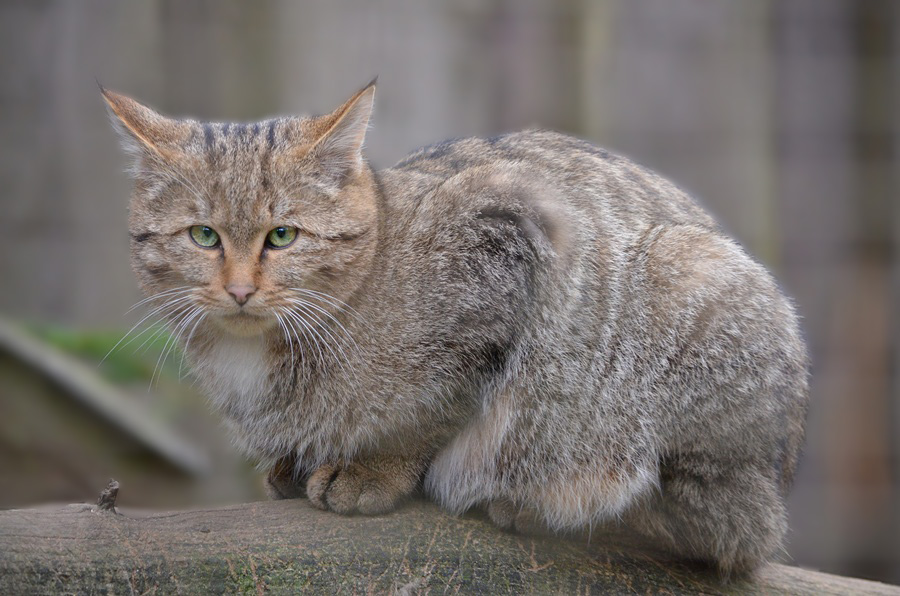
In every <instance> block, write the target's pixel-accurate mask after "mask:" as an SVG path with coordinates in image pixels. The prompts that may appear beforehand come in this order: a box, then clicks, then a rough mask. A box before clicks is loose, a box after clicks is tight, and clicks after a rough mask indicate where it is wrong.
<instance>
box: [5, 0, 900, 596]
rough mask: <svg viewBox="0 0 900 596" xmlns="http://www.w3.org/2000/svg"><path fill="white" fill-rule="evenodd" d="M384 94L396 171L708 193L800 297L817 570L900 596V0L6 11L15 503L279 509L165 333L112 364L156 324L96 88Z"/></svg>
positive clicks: (803, 537)
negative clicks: (618, 181) (501, 166)
mask: <svg viewBox="0 0 900 596" xmlns="http://www.w3.org/2000/svg"><path fill="white" fill-rule="evenodd" d="M376 74H377V75H379V88H378V98H377V100H376V111H375V117H374V123H373V124H374V126H373V128H372V130H371V132H370V135H369V138H368V155H369V159H370V161H371V162H372V163H373V165H375V166H376V167H387V166H390V165H391V164H392V163H395V162H396V161H399V160H400V159H401V158H402V157H403V156H404V155H405V154H406V153H408V152H409V151H411V150H412V149H415V148H417V147H419V146H421V145H425V144H428V143H431V142H434V141H438V140H441V139H444V138H448V137H459V136H467V135H491V134H494V133H498V132H503V131H509V130H513V129H519V128H523V127H527V126H532V125H540V126H544V127H550V128H555V129H558V130H561V131H566V132H569V133H572V134H575V135H577V136H580V137H583V138H585V139H588V140H590V141H593V142H595V143H597V144H600V145H603V146H606V147H608V148H611V149H613V150H616V151H618V152H621V153H624V154H626V155H629V156H631V157H632V158H634V159H636V160H637V161H639V162H641V163H643V164H645V165H647V166H649V167H650V168H652V169H655V170H657V171H659V172H660V173H662V174H663V175H665V176H667V177H669V178H670V179H672V180H674V181H675V182H676V183H678V184H679V185H681V186H682V187H684V188H687V189H688V190H690V191H691V192H692V193H694V194H695V195H696V196H698V197H699V198H700V200H701V201H702V202H703V203H704V204H705V205H707V206H708V208H709V209H710V210H711V211H712V212H713V213H715V214H716V215H717V216H718V217H719V219H720V220H721V221H722V222H723V224H724V225H725V227H726V228H727V229H729V230H730V231H731V232H732V233H733V234H734V235H735V236H736V237H737V238H738V239H739V240H740V241H741V242H742V243H743V244H744V245H745V246H746V247H747V248H748V250H749V251H750V252H751V253H753V254H754V255H756V256H757V257H758V258H759V259H760V260H762V261H763V262H764V263H766V264H767V265H768V266H769V267H770V268H771V269H772V270H773V271H774V272H775V274H776V276H777V277H778V279H779V280H780V282H781V283H782V285H783V286H784V287H785V288H786V290H787V291H788V292H789V293H790V294H791V295H792V296H794V297H795V299H796V302H797V304H798V308H799V311H800V313H801V315H802V316H803V319H804V326H805V332H806V335H807V338H808V342H809V345H810V347H811V350H812V355H813V363H814V365H813V371H812V372H813V375H812V388H813V391H812V392H813V396H812V397H813V404H812V409H811V411H810V417H809V432H808V446H807V449H806V457H805V459H804V461H803V463H802V467H801V469H800V473H799V477H798V479H797V483H796V488H795V490H794V493H793V495H792V497H791V502H790V506H791V524H792V528H793V530H792V534H791V538H790V545H789V548H788V551H789V554H790V558H791V560H792V561H793V562H794V563H797V564H800V565H804V566H809V567H814V568H818V569H823V570H827V571H831V572H835V573H841V574H846V575H853V576H861V577H869V578H875V579H881V580H885V581H892V582H897V583H900V435H898V430H900V374H898V371H900V321H898V317H897V306H898V305H900V258H898V247H900V168H898V166H900V151H898V147H900V109H898V108H900V2H893V1H891V0H741V1H737V0H546V1H539V0H515V1H514V0H460V1H456V2H450V1H447V2H438V1H430V2H426V1H423V0H358V1H351V0H319V1H309V2H299V1H297V2H294V1H287V0H284V1H256V2H238V1H236V0H216V1H213V0H206V1H175V0H153V1H140V2H137V1H134V2H124V1H113V0H110V1H107V2H101V1H63V0H57V1H52V0H20V1H16V0H2V1H0V273H2V278H0V507H12V506H18V505H25V504H29V503H35V502H42V501H48V500H73V501H74V500H78V501H81V500H86V499H92V498H96V494H97V493H98V492H99V490H100V489H101V488H102V487H103V485H105V483H106V479H107V478H108V477H109V476H114V477H115V478H117V479H118V480H120V481H121V482H122V491H121V493H120V494H121V496H120V504H122V505H132V506H153V507H163V506H181V505H185V504H192V503H194V504H200V503H216V502H233V501H238V500H243V499H251V498H259V497H260V492H259V479H258V474H257V473H256V472H255V471H254V470H253V469H252V468H251V467H250V466H249V465H248V464H247V463H246V462H243V461H242V460H241V459H240V458H239V457H237V456H236V455H235V454H234V453H233V451H232V450H231V448H230V447H229V444H228V441H227V438H226V437H225V436H224V432H223V431H222V430H221V429H220V428H219V426H218V425H217V421H216V420H214V419H213V417H212V416H211V415H210V414H208V413H207V410H206V407H205V404H204V403H203V400H202V398H199V397H198V396H197V391H196V388H192V387H191V385H190V380H189V379H184V380H181V381H179V376H180V371H179V367H178V364H179V356H178V355H177V354H173V355H171V356H170V357H169V358H168V359H167V360H166V361H167V363H168V364H167V365H166V366H164V367H163V371H162V373H161V374H160V375H159V378H158V380H153V381H152V383H151V376H152V375H153V370H154V369H155V366H156V363H157V362H158V361H159V360H160V356H161V355H162V353H163V351H164V350H166V340H167V335H166V334H165V332H164V331H163V330H161V329H157V328H151V329H149V330H148V331H147V332H146V333H145V334H144V335H142V336H139V337H138V338H137V340H135V341H134V342H132V343H131V344H130V345H128V346H127V347H124V348H122V346H120V349H118V350H117V351H116V352H114V354H113V355H112V356H110V358H109V359H107V360H106V361H105V362H104V363H103V365H102V366H99V367H98V366H97V363H98V362H99V361H100V360H101V359H102V358H103V355H104V354H105V353H106V352H107V351H108V350H109V349H110V348H111V347H112V346H113V345H114V344H115V343H116V341H117V340H118V339H119V338H120V337H121V336H122V335H123V334H124V333H125V332H126V331H127V330H128V329H129V327H131V325H133V324H134V323H136V322H137V321H139V320H140V317H141V316H143V315H138V316H134V313H132V314H129V315H127V316H126V315H125V313H126V311H127V310H128V309H129V307H131V305H132V304H134V303H135V302H137V301H138V300H139V299H140V296H139V295H138V292H137V286H136V282H135V280H134V279H133V276H132V274H131V272H130V271H129V263H128V235H127V229H126V218H127V198H128V194H129V190H130V181H129V180H128V178H127V177H126V175H125V174H124V173H123V170H124V168H125V167H126V165H127V164H126V160H125V158H124V156H123V154H122V153H121V151H120V150H119V147H118V141H117V139H116V137H115V135H114V134H113V132H112V130H111V128H110V126H109V124H108V122H107V118H106V114H105V112H104V109H103V105H102V102H101V100H100V97H99V94H98V90H97V85H96V83H95V78H96V79H99V80H100V81H102V82H103V84H104V85H106V86H108V87H110V88H111V89H114V90H117V91H121V92H124V93H127V94H130V95H133V96H135V97H137V98H139V99H140V100H142V101H144V102H146V103H148V104H149V105H151V106H153V107H155V108H157V109H158V110H160V111H162V112H165V113H168V114H172V115H186V116H195V117H200V118H202V119H208V120H226V119H235V120H254V119H260V118H263V117H266V116H269V115H275V114H283V113H323V112H327V111H330V110H331V109H332V108H334V107H336V106H337V105H339V104H340V102H342V101H343V100H344V99H346V98H347V97H348V96H349V95H350V94H351V93H352V92H353V91H355V90H356V89H358V88H359V87H360V86H362V85H363V84H365V83H366V82H367V81H368V80H370V79H371V78H372V76H374V75H376ZM138 310H139V311H140V309H138ZM143 312H144V313H146V312H147V311H143ZM150 320H151V321H152V318H151V319H150ZM139 329H140V328H139ZM135 333H136V332H135ZM133 336H134V335H132V336H131V337H133ZM135 348H138V349H135ZM151 385H152V388H151V389H150V390H149V391H148V386H151ZM199 389H202V388H199Z"/></svg>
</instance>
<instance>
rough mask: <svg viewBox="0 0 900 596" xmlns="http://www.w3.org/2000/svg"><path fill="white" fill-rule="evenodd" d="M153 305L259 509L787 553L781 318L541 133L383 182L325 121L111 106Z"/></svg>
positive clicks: (767, 295) (796, 415) (722, 258)
mask: <svg viewBox="0 0 900 596" xmlns="http://www.w3.org/2000/svg"><path fill="white" fill-rule="evenodd" d="M103 95H104V97H105V99H106V101H107V104H108V106H109V108H110V111H111V113H112V116H113V121H114V123H115V124H116V126H117V128H118V129H119V130H120V131H121V133H122V137H123V139H124V142H125V146H126V148H127V149H128V150H129V152H130V153H131V154H132V155H133V159H134V167H133V173H134V177H135V188H134V193H133V196H132V199H131V215H130V231H131V256H132V263H133V267H134V270H135V272H136V273H137V276H138V278H139V280H140V283H141V286H142V288H143V289H144V290H145V292H147V294H148V295H149V296H151V298H150V299H149V304H150V305H151V306H152V307H153V308H156V309H158V310H157V311H156V312H157V313H158V314H159V315H160V316H162V317H164V318H165V320H166V321H167V322H168V323H169V326H170V328H171V330H172V333H173V335H174V336H176V337H177V338H178V339H179V340H180V341H181V343H182V346H183V347H184V349H185V351H186V354H187V358H188V360H189V361H190V364H191V366H192V369H193V371H194V374H195V375H196V376H197V377H198V378H199V379H200V381H201V383H202V386H203V387H205V388H206V390H207V391H208V392H209V394H210V397H211V399H212V402H213V403H214V404H215V407H216V408H217V409H218V410H219V411H220V412H221V414H222V415H223V417H224V419H225V421H226V423H227V424H228V426H229V427H230V428H231V429H232V431H233V433H234V436H235V438H236V439H237V442H238V444H239V445H240V446H241V447H242V448H243V449H244V450H245V451H246V453H247V454H249V455H250V456H252V457H254V458H256V459H258V460H260V461H263V462H266V463H267V464H268V465H269V466H270V467H271V472H270V474H269V477H268V487H269V491H270V494H272V495H273V496H274V497H277V498H285V497H294V496H299V495H302V494H306V495H307V496H308V497H309V499H310V501H311V502H312V503H313V504H315V505H316V506H318V507H320V508H322V509H327V510H331V511H336V512H338V513H353V512H360V513H366V514H375V513H381V512H385V511H389V510H391V509H392V508H394V507H395V506H396V505H397V504H398V503H399V502H400V501H401V500H402V499H404V498H405V497H407V496H408V495H410V494H411V493H412V492H413V491H414V490H415V489H416V487H417V486H422V485H423V486H424V488H425V490H426V491H427V493H428V494H429V495H430V496H431V497H432V498H434V499H435V500H436V501H437V502H438V503H440V504H441V505H442V506H444V507H445V508H446V509H448V510H450V511H452V512H461V511H464V510H466V509H469V508H471V507H476V506H477V507H484V508H485V509H486V510H487V511H488V514H489V515H490V517H491V518H492V519H493V520H494V521H495V522H496V523H497V524H498V525H500V526H502V527H511V528H519V529H523V528H528V527H534V526H535V525H537V526H541V527H544V528H548V529H550V530H557V531H563V530H577V529H579V528H584V527H588V526H597V525H602V524H605V523H624V524H626V525H627V526H629V527H631V528H633V529H635V530H637V531H640V532H643V533H645V534H648V535H650V536H652V537H654V538H655V539H657V540H658V541H660V542H661V543H663V544H665V545H667V546H668V547H669V548H671V549H673V550H674V551H676V552H678V553H680V554H681V555H682V556H684V557H686V558H691V559H699V560H704V561H708V562H710V563H713V564H715V565H717V566H718V567H719V569H720V570H722V571H723V573H725V574H728V573H732V572H744V571H748V570H752V569H753V568H755V567H756V566H758V565H759V564H760V563H761V562H763V561H765V560H766V559H767V558H770V557H771V556H773V554H774V553H776V551H777V550H778V549H779V548H780V547H781V546H782V542H783V539H784V535H785V532H786V529H787V518H786V511H785V496H786V494H787V492H788V490H789V488H790V485H791V480H792V478H793V476H794V471H795V468H796V465H797V460H798V457H799V453H800V449H801V444H802V441H803V432H804V424H805V416H806V408H807V401H808V389H807V356H806V349H805V347H804V344H803V341H802V340H801V337H800V333H799V331H798V324H797V318H796V316H795V314H794V311H793V308H792V306H791V303H790V301H789V300H788V299H787V298H786V297H785V296H784V295H783V294H782V293H781V292H780V291H779V289H778V287H777V286H776V284H775V282H774V281H773V280H772V277H771V276H770V275H769V274H768V273H767V272H766V270H765V269H764V268H763V267H762V266H761V265H759V264H757V263H756V262H755V261H754V260H752V259H751V258H750V257H749V256H748V255H747V254H746V253H745V252H744V250H742V249H741V247H740V246H738V245H737V244H736V243H735V242H734V241H733V240H731V239H730V238H728V236H726V235H725V234H724V233H723V232H722V231H721V230H720V229H719V227H718V226H717V225H716V223H715V221H714V220H713V219H712V218H711V217H710V216H709V215H708V214H707V213H705V212H704V211H703V210H702V209H701V208H700V207H699V206H698V205H697V203H695V202H694V200H692V199H691V198H690V197H689V196H688V195H686V194H685V193H684V192H682V191H680V190H679V189H677V188H676V187H674V186H673V185H672V184H670V183H669V182H667V181H666V180H663V179H662V178H660V177H659V176H657V175H655V174H653V173H652V172H649V171H647V170H645V169H643V168H641V167H639V166H637V165H635V164H634V163H632V162H631V161H629V160H627V159H624V158H622V157H619V156H616V155H613V154H611V153H608V152H606V151H604V150H602V149H598V148H597V147H594V146H593V145H590V144H588V143H586V142H583V141H579V140H576V139H573V138H570V137H567V136H564V135H561V134H557V133H553V132H547V131H540V130H531V131H526V132H520V133H515V134H508V135H503V136H498V137H493V138H489V139H476V138H472V139H463V140H456V141H447V142H444V143H440V144H437V145H433V146H430V147H427V148H425V149H422V150H420V151H418V152H416V153H414V154H413V155H411V156H409V157H407V158H406V159H404V160H403V161H401V162H400V163H398V164H397V165H396V166H394V167H393V168H390V169H386V170H382V171H379V172H374V171H373V170H372V169H371V168H370V167H369V166H368V164H367V163H366V161H365V160H364V159H363V154H362V146H363V141H364V139H365V134H366V129H367V127H368V124H369V119H370V115H371V113H372V108H373V102H374V95H375V85H374V82H373V83H372V84H370V85H368V86H367V87H365V88H364V89H362V90H361V91H359V92H358V93H356V94H355V95H354V96H353V97H352V98H350V99H349V100H348V101H347V102H345V103H344V104H343V105H342V106H341V107H339V108H338V109H337V110H335V111H334V112H333V113H331V114H328V115H326V116H321V117H285V118H276V119H271V120H267V121H263V122H257V123H250V124H244V123H210V122H198V121H193V120H172V119H168V118H165V117H163V116H160V115H159V114H157V113H156V112H154V111H152V110H150V109H149V108H147V107H145V106H143V105H141V104H139V103H137V102H135V101H133V100H131V99H128V98H126V97H124V96H121V95H118V94H115V93H112V92H109V91H106V90H103Z"/></svg>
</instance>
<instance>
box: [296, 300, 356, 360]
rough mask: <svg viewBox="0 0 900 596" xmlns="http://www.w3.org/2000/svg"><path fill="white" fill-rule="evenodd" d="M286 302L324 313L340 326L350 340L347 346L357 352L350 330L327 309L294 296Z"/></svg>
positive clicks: (317, 319)
mask: <svg viewBox="0 0 900 596" xmlns="http://www.w3.org/2000/svg"><path fill="white" fill-rule="evenodd" d="M288 302H291V303H293V304H297V305H303V306H304V307H306V308H312V309H315V310H317V311H318V312H320V313H322V314H323V315H325V316H326V317H328V318H329V319H331V320H332V321H334V323H335V325H337V326H338V327H340V329H341V331H343V332H344V334H345V336H346V337H347V339H349V340H350V342H351V344H352V345H351V346H348V347H350V348H352V349H354V350H356V351H357V352H358V351H359V346H358V345H357V343H356V340H355V339H353V335H351V334H350V332H349V331H347V329H346V328H345V327H344V326H343V325H341V322H340V321H338V320H337V319H336V318H334V316H332V314H331V313H330V312H328V311H327V310H325V309H323V308H320V307H318V306H316V305H315V304H313V303H311V302H307V301H305V300H298V299H296V298H288ZM310 314H313V313H310ZM316 321H319V318H318V317H316ZM319 324H320V325H322V326H323V327H324V324H323V323H322V322H319ZM329 335H330V334H329ZM335 341H338V340H337V339H335Z"/></svg>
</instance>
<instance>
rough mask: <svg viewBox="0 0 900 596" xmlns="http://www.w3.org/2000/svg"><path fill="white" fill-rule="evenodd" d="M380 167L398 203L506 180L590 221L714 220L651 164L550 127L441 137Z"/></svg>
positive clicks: (407, 205)
mask: <svg viewBox="0 0 900 596" xmlns="http://www.w3.org/2000/svg"><path fill="white" fill-rule="evenodd" d="M381 174H382V177H383V179H384V180H385V183H386V184H387V185H390V186H392V187H393V188H391V191H390V195H391V198H392V199H393V200H394V201H395V206H396V207H397V208H399V209H401V210H422V208H423V205H422V203H423V202H426V203H427V202H428V201H429V200H438V201H440V200H443V199H442V198H441V197H438V196H436V195H439V194H440V193H439V192H436V191H440V190H447V189H454V187H455V186H461V187H463V189H465V188H469V189H471V190H473V191H474V190H478V189H485V190H488V189H490V187H491V185H492V184H496V183H498V181H502V182H499V184H500V186H503V185H504V184H505V185H507V186H518V187H519V188H520V191H521V192H520V196H521V195H522V194H529V195H535V198H537V199H538V200H540V201H541V202H542V203H543V204H544V206H545V207H551V208H552V206H553V205H555V206H557V207H559V208H561V209H565V208H567V209H570V210H573V211H574V212H575V213H573V215H578V216H580V217H583V218H587V220H599V219H603V220H606V221H610V220H613V221H615V222H616V223H619V224H621V225H622V226H624V227H625V228H627V229H630V230H632V231H635V232H638V231H640V230H644V229H646V228H647V227H651V226H655V225H659V224H667V223H671V224H680V223H689V224H694V225H698V224H699V225H703V226H708V227H714V226H715V223H714V221H713V220H712V218H711V217H710V216H709V215H708V214H707V213H706V212H705V211H703V209H701V208H700V207H699V206H698V205H697V203H696V202H695V201H694V200H693V199H692V198H691V197H690V196H688V195H687V194H686V193H684V192H683V191H682V190H680V189H679V188H677V187H676V186H674V185H673V184H671V183H670V182H668V181H667V180H665V179H663V178H662V177H660V176H658V175H656V174H655V173H653V172H651V171H650V170H648V169H646V168H644V167H642V166H640V165H638V164H636V163H634V162H632V161H631V160H629V159H627V158H625V157H622V156H619V155H616V154H614V153H611V152H609V151H607V150H605V149H602V148H600V147H597V146H595V145H592V144H591V143H588V142H586V141H583V140H580V139H577V138H574V137H571V136H568V135H564V134H561V133H557V132H553V131H549V130H540V129H532V130H525V131H521V132H515V133H510V134H504V135H499V136H494V137H488V138H477V137H471V138H463V139H451V140H447V141H443V142H440V143H436V144H433V145H429V146H427V147H425V148H422V149H420V150H418V151H416V152H414V153H412V154H411V155H409V156H408V157H406V158H405V159H403V160H402V161H400V162H399V163H397V164H396V165H395V166H394V167H393V168H391V169H389V170H385V171H382V173H381ZM501 190H504V191H505V190H506V189H501ZM463 194H464V193H463ZM497 194H498V195H501V194H503V192H499V193H497ZM541 194H542V195H544V196H543V197H537V196H536V195H541ZM501 202H502V198H501ZM461 207H462V208H463V209H464V208H465V205H462V206H461ZM425 210H426V211H427V206H425Z"/></svg>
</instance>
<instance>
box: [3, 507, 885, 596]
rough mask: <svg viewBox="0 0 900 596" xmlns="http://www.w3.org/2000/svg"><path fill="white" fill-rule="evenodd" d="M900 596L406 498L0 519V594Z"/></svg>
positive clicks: (77, 511) (53, 511)
mask: <svg viewBox="0 0 900 596" xmlns="http://www.w3.org/2000/svg"><path fill="white" fill-rule="evenodd" d="M266 591H270V592H272V593H295V592H298V591H309V592H322V593H391V592H393V593H399V594H417V593H431V594H444V593H473V592H474V593H491V594H497V593H510V594H523V593H541V594H545V593H565V594H582V593H633V592H639V593H660V592H661V593H734V594H743V593H760V592H763V593H768V594H781V593H785V594H817V595H819V594H863V593H867V594H900V589H898V588H895V587H892V586H888V585H885V584H879V583H875V582H868V581H862V580H855V579H848V578H843V577H837V576H833V575H828V574H824V573H819V572H815V571H808V570H804V569H798V568H794V567H787V566H784V565H775V564H773V565H768V566H766V567H765V568H763V569H762V570H760V571H759V572H758V573H757V574H756V575H755V576H754V577H752V578H749V579H741V580H739V581H735V582H732V583H730V584H726V583H722V582H720V581H719V579H718V578H717V576H716V574H715V573H714V572H712V571H710V570H708V569H702V568H699V567H694V566H690V565H687V564H684V563H678V562H675V561H673V560H671V559H668V558H666V557H665V556H663V555H661V554H660V553H655V552H648V551H647V550H645V549H636V548H635V547H634V546H633V545H632V546H625V545H624V543H622V542H620V541H615V540H613V539H612V538H611V537H609V536H604V535H601V536H598V535H597V534H595V535H594V536H593V537H592V539H591V540H590V542H589V543H588V542H587V541H586V540H575V539H558V538H531V537H526V536H520V535H515V534H510V533H506V532H502V531H500V530H498V529H496V528H495V527H493V526H492V525H491V524H490V523H489V522H488V521H486V520H484V519H483V518H481V517H480V516H477V515H466V516H462V517H453V516H450V515H448V514H446V513H444V512H442V511H440V510H438V509H437V508H436V507H435V506H434V505H431V504H428V503H424V502H418V501H417V502H413V503H410V504H408V505H406V506H405V507H403V508H402V509H401V510H399V511H397V512H395V513H393V514H390V515H384V516H379V517H341V516H338V515H334V514H330V513H325V512H322V511H318V510H316V509H313V508H312V507H311V506H310V505H309V503H308V502H307V501H306V500H303V499H298V500H292V501H273V502H263V503H249V504H243V505H236V506H232V507H222V508H216V509H204V510H193V511H183V512H174V513H140V512H128V511H127V510H126V511H125V514H124V515H117V514H115V513H112V512H104V511H99V510H97V508H96V507H92V506H90V505H69V506H67V507H45V508H40V509H20V510H9V511H0V593H2V594H30V593H41V594H45V593H60V592H62V593H77V594H82V593H85V594H91V593H115V594H128V593H130V594H145V593H155V594H175V593H182V594H201V593H202V594H210V593H245V592H246V593H257V594H262V593H263V592H266Z"/></svg>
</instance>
